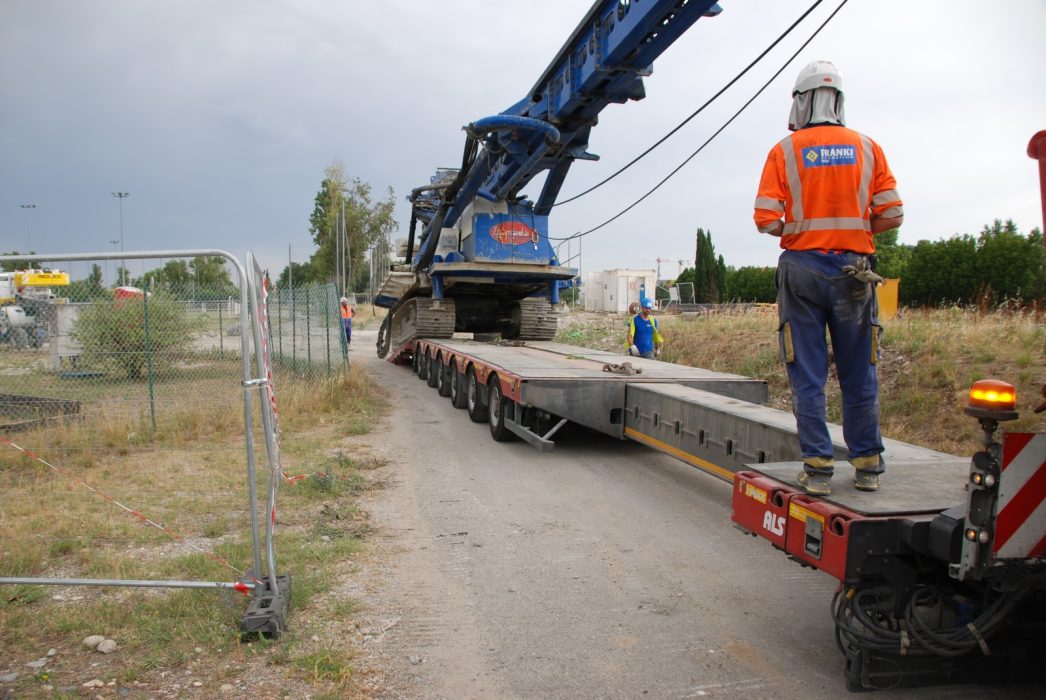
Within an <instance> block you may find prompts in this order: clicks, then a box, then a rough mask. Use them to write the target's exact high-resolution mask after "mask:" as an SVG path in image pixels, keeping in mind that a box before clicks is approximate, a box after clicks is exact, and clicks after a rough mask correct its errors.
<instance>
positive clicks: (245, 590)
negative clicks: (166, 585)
mask: <svg viewBox="0 0 1046 700" xmlns="http://www.w3.org/2000/svg"><path fill="white" fill-rule="evenodd" d="M0 442H2V443H3V444H5V445H7V446H8V447H12V448H14V449H16V450H18V451H19V452H21V453H22V454H24V455H25V456H26V457H29V458H30V459H33V460H36V461H37V462H39V463H40V464H43V465H44V466H46V467H48V468H49V469H51V470H53V471H55V472H57V473H58V474H61V475H62V476H65V477H67V478H68V479H70V480H71V481H74V482H76V483H78V484H79V485H81V486H83V487H84V488H86V489H87V490H88V491H90V492H91V493H93V494H95V495H96V496H101V497H102V498H104V499H105V500H107V501H109V502H110V503H112V504H113V505H115V506H116V507H118V508H121V509H122V510H124V511H126V512H128V513H130V514H131V515H133V516H134V517H136V518H138V519H139V520H141V521H142V522H143V523H145V524H146V525H149V526H151V527H154V528H156V529H157V530H160V531H161V532H163V533H164V534H166V535H167V536H168V537H170V538H171V539H173V540H175V541H176V542H180V543H182V544H185V545H188V546H189V547H191V548H192V549H195V550H196V551H197V552H199V553H201V554H203V555H204V556H206V557H208V558H210V559H213V560H214V561H216V562H218V563H219V564H222V565H223V566H227V567H228V568H230V569H232V570H233V571H235V572H236V573H238V574H239V575H240V577H241V578H244V579H247V580H248V581H250V582H251V583H253V584H255V585H257V586H263V587H264V586H265V583H264V582H263V581H259V580H258V579H256V578H254V577H253V576H250V575H249V574H248V573H247V572H246V571H241V570H240V569H237V568H236V567H235V566H233V565H232V564H231V563H230V562H229V561H228V560H226V559H223V558H222V557H220V556H218V555H217V554H215V553H214V552H210V551H208V550H206V549H204V548H202V547H199V546H197V545H195V544H193V543H192V542H189V541H188V540H187V539H185V538H184V537H182V536H181V535H179V534H178V533H177V532H175V531H174V530H172V529H171V528H169V527H167V526H166V525H164V524H162V523H157V522H155V521H153V520H151V519H150V518H149V517H148V516H146V515H144V514H143V513H141V512H139V511H137V510H135V509H134V508H131V507H129V506H126V505H124V504H123V503H120V501H118V500H116V499H115V498H113V497H112V496H110V495H109V494H107V493H105V492H103V491H99V490H98V489H96V488H95V487H94V486H91V485H90V484H89V483H87V482H86V481H84V480H83V479H81V478H80V477H78V476H77V475H76V474H74V473H73V472H71V471H70V470H68V469H66V468H65V467H59V466H56V465H54V464H51V463H50V462H48V461H47V460H46V459H44V458H43V457H41V456H40V455H38V454H36V453H34V452H33V451H31V450H27V449H26V448H24V447H22V446H21V445H17V444H15V443H13V442H11V441H10V440H8V439H7V438H5V437H4V436H2V435H0ZM232 587H233V588H234V589H235V590H237V591H239V592H240V593H242V594H243V595H250V591H251V589H250V587H249V586H247V585H246V584H245V583H244V582H243V581H237V582H236V583H235V584H233V586H232Z"/></svg>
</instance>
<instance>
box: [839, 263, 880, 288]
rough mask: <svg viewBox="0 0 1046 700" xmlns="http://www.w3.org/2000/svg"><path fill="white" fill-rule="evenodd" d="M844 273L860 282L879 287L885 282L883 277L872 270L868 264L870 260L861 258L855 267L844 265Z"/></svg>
mask: <svg viewBox="0 0 1046 700" xmlns="http://www.w3.org/2000/svg"><path fill="white" fill-rule="evenodd" d="M843 272H845V273H846V274H848V275H850V276H851V277H853V278H854V279H855V280H857V281H859V282H865V283H866V284H875V285H879V284H882V283H883V282H884V280H883V278H882V275H879V274H877V273H876V272H875V270H873V269H872V268H871V266H870V265H869V264H868V258H866V257H860V258H858V259H857V261H856V262H855V263H854V264H853V265H843Z"/></svg>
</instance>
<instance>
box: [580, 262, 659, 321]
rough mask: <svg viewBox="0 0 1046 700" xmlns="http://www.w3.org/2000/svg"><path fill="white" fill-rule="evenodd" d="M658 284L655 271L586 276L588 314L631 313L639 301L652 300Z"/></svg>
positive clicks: (602, 273) (617, 272) (585, 288)
mask: <svg viewBox="0 0 1046 700" xmlns="http://www.w3.org/2000/svg"><path fill="white" fill-rule="evenodd" d="M656 285H657V273H656V272H655V271H654V270H626V269H622V270H602V271H600V272H586V273H585V276H584V286H583V289H584V290H585V294H584V299H585V311H601V312H606V313H621V314H623V313H628V307H629V305H630V304H632V303H633V302H634V303H637V304H638V303H639V301H640V298H641V297H642V298H646V299H653V298H654V290H655V288H656Z"/></svg>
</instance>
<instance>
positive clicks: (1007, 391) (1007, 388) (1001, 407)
mask: <svg viewBox="0 0 1046 700" xmlns="http://www.w3.org/2000/svg"><path fill="white" fill-rule="evenodd" d="M967 405H969V406H971V407H976V408H986V409H989V410H995V411H1012V410H1014V408H1016V406H1017V391H1016V389H1014V388H1013V385H1012V384H1007V383H1006V382H1000V381H999V380H997V379H981V380H980V381H977V382H974V383H973V386H972V387H970V400H969V403H968V404H967Z"/></svg>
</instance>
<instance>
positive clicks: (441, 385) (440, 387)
mask: <svg viewBox="0 0 1046 700" xmlns="http://www.w3.org/2000/svg"><path fill="white" fill-rule="evenodd" d="M453 371H454V358H451V359H450V361H449V362H448V363H447V364H443V362H442V361H441V362H440V363H439V373H438V374H437V375H436V391H437V392H438V393H439V395H440V396H442V397H444V398H446V397H448V396H450V393H451V388H450V385H451V382H452V381H453V380H452V378H451V374H450V373H451V372H453Z"/></svg>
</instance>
